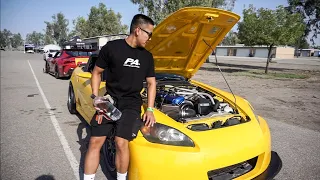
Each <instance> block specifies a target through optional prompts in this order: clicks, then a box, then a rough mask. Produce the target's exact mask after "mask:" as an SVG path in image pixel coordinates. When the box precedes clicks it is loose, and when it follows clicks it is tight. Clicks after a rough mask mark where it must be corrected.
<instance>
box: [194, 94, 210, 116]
mask: <svg viewBox="0 0 320 180" xmlns="http://www.w3.org/2000/svg"><path fill="white" fill-rule="evenodd" d="M194 106H195V109H196V111H197V113H198V114H200V115H207V114H209V113H210V112H212V110H213V107H212V104H211V101H210V99H205V98H198V99H197V100H196V101H195V103H194Z"/></svg>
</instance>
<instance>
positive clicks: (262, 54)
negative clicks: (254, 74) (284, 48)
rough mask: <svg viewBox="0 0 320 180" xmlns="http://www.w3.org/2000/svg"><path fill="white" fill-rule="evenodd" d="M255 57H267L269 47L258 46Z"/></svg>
mask: <svg viewBox="0 0 320 180" xmlns="http://www.w3.org/2000/svg"><path fill="white" fill-rule="evenodd" d="M254 57H262V58H267V57H268V49H267V48H257V49H256V54H255V55H254Z"/></svg>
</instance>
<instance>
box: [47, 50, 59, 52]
mask: <svg viewBox="0 0 320 180" xmlns="http://www.w3.org/2000/svg"><path fill="white" fill-rule="evenodd" d="M49 51H50V52H59V51H60V50H54V49H50V50H49Z"/></svg>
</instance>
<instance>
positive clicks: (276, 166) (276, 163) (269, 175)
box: [254, 151, 282, 180]
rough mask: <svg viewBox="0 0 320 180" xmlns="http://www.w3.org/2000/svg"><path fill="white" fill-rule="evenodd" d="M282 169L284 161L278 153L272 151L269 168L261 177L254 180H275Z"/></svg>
mask: <svg viewBox="0 0 320 180" xmlns="http://www.w3.org/2000/svg"><path fill="white" fill-rule="evenodd" d="M281 168H282V160H281V158H280V157H279V155H278V153H276V152H274V151H271V160H270V163H269V166H268V168H267V169H266V170H265V171H264V172H263V173H262V174H260V175H259V176H257V177H256V178H254V180H269V179H273V178H274V177H275V176H276V175H277V174H278V173H279V172H280V170H281Z"/></svg>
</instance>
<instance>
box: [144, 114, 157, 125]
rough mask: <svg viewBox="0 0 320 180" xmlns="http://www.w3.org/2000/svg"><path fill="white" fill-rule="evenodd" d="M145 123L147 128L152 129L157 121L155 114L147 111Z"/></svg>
mask: <svg viewBox="0 0 320 180" xmlns="http://www.w3.org/2000/svg"><path fill="white" fill-rule="evenodd" d="M143 121H144V122H145V126H148V127H150V126H151V127H152V126H153V125H154V124H155V123H156V119H155V118H154V115H153V112H151V111H146V112H145V113H144V114H143Z"/></svg>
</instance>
